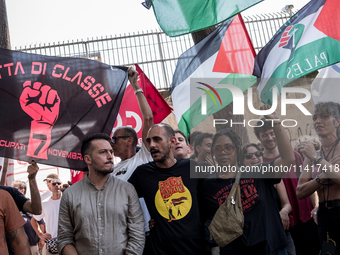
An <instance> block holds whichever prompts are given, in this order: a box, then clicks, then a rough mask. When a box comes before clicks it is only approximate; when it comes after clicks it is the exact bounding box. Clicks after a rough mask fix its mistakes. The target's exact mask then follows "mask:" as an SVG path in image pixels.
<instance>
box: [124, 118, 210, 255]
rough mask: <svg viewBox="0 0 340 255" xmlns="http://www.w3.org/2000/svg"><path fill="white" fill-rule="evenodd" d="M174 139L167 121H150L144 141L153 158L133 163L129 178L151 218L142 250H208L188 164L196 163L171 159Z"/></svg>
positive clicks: (161, 252)
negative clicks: (165, 122)
mask: <svg viewBox="0 0 340 255" xmlns="http://www.w3.org/2000/svg"><path fill="white" fill-rule="evenodd" d="M175 143H176V139H175V133H174V131H173V129H172V128H171V127H170V126H169V125H166V124H157V125H153V126H152V127H151V128H150V130H149V132H148V135H147V139H146V145H147V148H148V150H149V151H150V153H151V156H152V158H153V160H154V161H153V162H150V163H147V164H144V165H141V166H139V167H137V169H136V170H135V172H134V173H133V175H132V176H131V178H130V179H129V182H131V183H132V184H133V185H134V186H135V188H136V191H137V193H138V195H139V197H144V200H145V203H146V205H147V207H148V210H149V212H150V215H151V218H152V219H154V227H153V228H152V229H151V231H150V243H149V244H148V243H147V244H146V249H147V250H146V251H145V252H144V253H145V254H159V255H167V254H169V255H173V254H178V255H181V254H183V255H184V254H185V255H187V254H195V255H200V254H208V253H207V252H206V251H205V250H204V228H203V225H202V224H201V222H200V217H199V209H198V201H197V187H198V179H191V178H190V164H197V163H196V162H194V161H190V160H189V159H175V158H174V155H173V150H172V148H173V147H174V146H175Z"/></svg>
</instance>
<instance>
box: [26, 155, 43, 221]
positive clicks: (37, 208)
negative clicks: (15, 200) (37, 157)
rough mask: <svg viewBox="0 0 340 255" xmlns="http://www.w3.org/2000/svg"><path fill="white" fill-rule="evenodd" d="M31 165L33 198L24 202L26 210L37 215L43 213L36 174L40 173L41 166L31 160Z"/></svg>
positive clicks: (29, 167) (28, 168) (29, 173)
mask: <svg viewBox="0 0 340 255" xmlns="http://www.w3.org/2000/svg"><path fill="white" fill-rule="evenodd" d="M29 164H30V165H29V166H28V167H27V172H28V181H29V184H30V191H31V200H28V201H26V203H25V204H24V207H23V209H24V211H25V212H29V213H32V214H35V215H39V214H41V210H42V208H41V197H40V193H39V189H38V184H37V180H36V178H35V177H36V175H37V173H38V170H39V167H38V165H37V163H36V162H34V161H31V162H30V163H29Z"/></svg>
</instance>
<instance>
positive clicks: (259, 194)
mask: <svg viewBox="0 0 340 255" xmlns="http://www.w3.org/2000/svg"><path fill="white" fill-rule="evenodd" d="M261 108H262V110H267V109H269V107H268V106H263V107H261ZM266 118H267V119H273V120H271V121H273V129H274V132H275V135H276V139H277V143H278V147H279V151H280V155H281V158H279V159H276V160H274V161H272V162H268V163H262V164H260V165H258V166H256V167H255V168H259V169H263V167H269V166H271V167H280V166H281V165H283V166H289V165H290V164H291V163H292V162H294V160H295V157H294V153H293V149H292V147H291V145H290V142H289V139H288V137H287V135H286V133H285V132H284V130H283V128H282V126H281V123H280V122H279V121H277V119H279V118H278V116H277V114H276V113H274V114H272V115H268V116H266ZM212 155H214V157H215V158H216V161H217V163H218V165H219V166H221V167H225V168H227V169H229V170H228V171H226V172H219V173H217V176H216V178H208V179H205V180H204V181H203V182H202V185H201V187H200V190H199V192H200V195H201V201H202V209H201V212H202V214H203V217H205V218H209V217H212V216H213V215H214V214H215V212H216V211H217V209H218V208H219V206H221V205H222V203H223V202H224V201H225V200H226V198H227V197H228V194H229V192H230V189H231V185H232V183H233V182H234V180H235V176H236V171H233V170H234V169H237V170H240V169H241V168H239V167H240V166H241V165H242V164H241V159H242V156H241V139H240V137H239V136H238V135H237V134H236V133H235V132H233V131H232V130H228V129H223V130H220V131H219V132H218V133H216V135H215V136H214V138H213V143H212ZM283 174H284V173H282V172H277V173H274V174H273V175H272V176H270V177H272V178H263V177H264V176H262V175H261V174H260V175H257V176H252V177H249V178H247V177H248V176H246V174H244V175H241V180H240V190H241V199H242V207H243V214H244V227H243V235H242V236H240V237H238V238H237V239H235V240H234V241H232V242H231V243H230V244H228V245H227V246H225V247H221V248H220V254H228V255H230V254H242V255H244V254H252V255H256V254H259V255H260V254H261V255H262V254H273V255H276V254H287V253H286V251H285V246H286V236H285V233H284V229H283V226H282V222H281V219H280V215H279V213H278V208H277V205H276V202H275V196H274V191H275V188H274V184H276V183H279V182H280V180H281V176H282V175H283ZM256 177H257V178H256ZM261 177H262V178H261ZM267 177H269V176H267Z"/></svg>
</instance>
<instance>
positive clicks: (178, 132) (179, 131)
mask: <svg viewBox="0 0 340 255" xmlns="http://www.w3.org/2000/svg"><path fill="white" fill-rule="evenodd" d="M175 134H180V135H181V136H183V137H184V139H185V142H186V144H188V138H187V137H186V136H185V134H184V133H183V132H182V131H181V130H179V129H177V130H175Z"/></svg>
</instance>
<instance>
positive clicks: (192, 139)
mask: <svg viewBox="0 0 340 255" xmlns="http://www.w3.org/2000/svg"><path fill="white" fill-rule="evenodd" d="M202 133H203V132H201V131H194V132H192V133H191V134H190V135H188V141H189V144H190V145H191V146H193V145H194V143H195V139H196V137H197V136H199V135H200V134H202Z"/></svg>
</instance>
